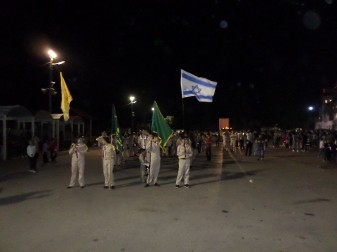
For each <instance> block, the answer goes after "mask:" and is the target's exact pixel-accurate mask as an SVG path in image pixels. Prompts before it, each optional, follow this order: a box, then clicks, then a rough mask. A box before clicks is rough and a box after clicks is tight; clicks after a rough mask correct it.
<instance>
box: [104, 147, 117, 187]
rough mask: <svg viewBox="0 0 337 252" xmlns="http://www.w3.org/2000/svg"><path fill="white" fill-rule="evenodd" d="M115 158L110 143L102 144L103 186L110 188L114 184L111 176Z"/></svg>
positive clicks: (113, 148)
mask: <svg viewBox="0 0 337 252" xmlns="http://www.w3.org/2000/svg"><path fill="white" fill-rule="evenodd" d="M115 158H116V150H115V147H114V146H113V145H112V144H110V143H108V144H104V145H103V146H102V160H103V175H104V186H109V187H112V186H114V184H115V182H114V174H113V169H114V163H115Z"/></svg>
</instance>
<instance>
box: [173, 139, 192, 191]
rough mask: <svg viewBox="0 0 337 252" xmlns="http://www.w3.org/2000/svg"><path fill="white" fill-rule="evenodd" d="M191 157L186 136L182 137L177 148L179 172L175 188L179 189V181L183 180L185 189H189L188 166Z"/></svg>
mask: <svg viewBox="0 0 337 252" xmlns="http://www.w3.org/2000/svg"><path fill="white" fill-rule="evenodd" d="M192 155H193V151H192V148H191V146H190V144H189V139H188V136H187V135H184V136H183V138H182V140H181V143H180V145H179V146H178V148H177V156H178V158H179V170H178V174H177V179H176V188H179V187H180V181H181V180H182V179H183V178H184V186H185V188H189V187H190V186H189V179H190V164H191V157H192Z"/></svg>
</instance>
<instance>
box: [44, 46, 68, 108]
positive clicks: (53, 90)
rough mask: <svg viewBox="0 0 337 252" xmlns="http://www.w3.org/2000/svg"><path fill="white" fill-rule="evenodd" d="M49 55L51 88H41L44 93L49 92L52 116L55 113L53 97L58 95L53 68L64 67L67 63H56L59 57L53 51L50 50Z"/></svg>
mask: <svg viewBox="0 0 337 252" xmlns="http://www.w3.org/2000/svg"><path fill="white" fill-rule="evenodd" d="M48 55H49V58H50V61H49V86H48V88H41V91H42V92H43V93H47V92H48V103H49V106H48V107H49V113H50V114H52V112H53V108H52V95H56V94H57V92H56V90H55V89H54V88H53V86H54V85H55V82H54V81H53V66H55V65H62V64H64V63H65V61H60V62H55V63H54V62H53V61H54V59H55V58H56V57H57V54H56V53H55V52H54V51H53V50H48Z"/></svg>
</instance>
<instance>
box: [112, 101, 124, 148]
mask: <svg viewBox="0 0 337 252" xmlns="http://www.w3.org/2000/svg"><path fill="white" fill-rule="evenodd" d="M111 134H115V135H116V149H117V150H118V151H119V152H122V151H123V142H122V137H121V132H120V130H119V125H118V120H117V114H116V108H115V105H112V118H111Z"/></svg>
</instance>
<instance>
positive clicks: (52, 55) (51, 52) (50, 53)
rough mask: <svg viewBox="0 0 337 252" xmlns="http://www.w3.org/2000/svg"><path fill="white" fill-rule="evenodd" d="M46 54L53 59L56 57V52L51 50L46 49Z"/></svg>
mask: <svg viewBox="0 0 337 252" xmlns="http://www.w3.org/2000/svg"><path fill="white" fill-rule="evenodd" d="M48 55H49V57H50V58H52V59H55V58H56V57H57V54H56V53H55V52H54V51H53V50H48Z"/></svg>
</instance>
